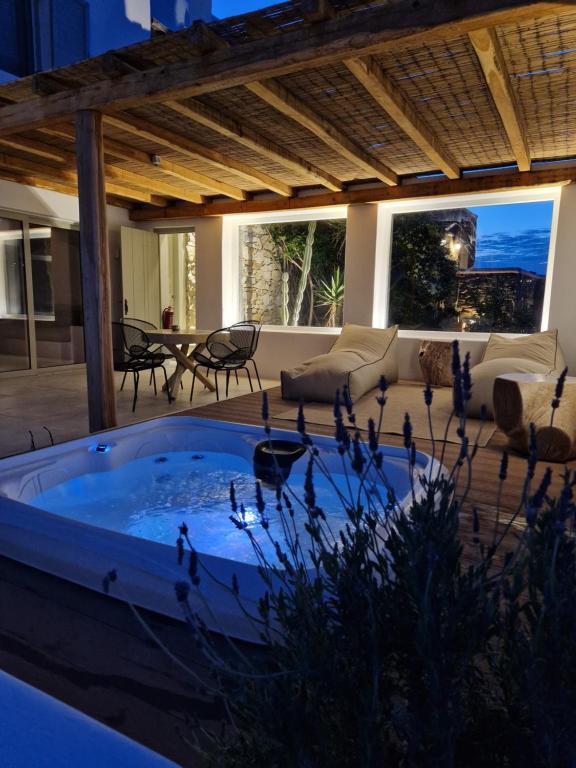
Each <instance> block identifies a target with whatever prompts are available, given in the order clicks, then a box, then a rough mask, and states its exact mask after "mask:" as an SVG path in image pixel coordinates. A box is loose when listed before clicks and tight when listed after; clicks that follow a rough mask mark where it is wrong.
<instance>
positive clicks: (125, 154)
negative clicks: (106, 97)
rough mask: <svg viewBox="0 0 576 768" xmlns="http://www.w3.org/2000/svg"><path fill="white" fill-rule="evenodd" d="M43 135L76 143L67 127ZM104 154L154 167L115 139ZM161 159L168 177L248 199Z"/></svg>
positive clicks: (106, 142)
mask: <svg viewBox="0 0 576 768" xmlns="http://www.w3.org/2000/svg"><path fill="white" fill-rule="evenodd" d="M42 133H45V134H47V135H50V136H56V137H58V138H61V139H68V140H69V141H74V140H75V137H74V130H73V129H72V128H69V127H68V126H67V125H60V126H56V127H53V128H42ZM0 141H1V139H0ZM104 154H105V155H109V156H110V157H115V158H117V159H118V160H132V161H134V162H136V163H140V164H141V165H143V166H146V167H149V166H150V165H153V163H152V156H151V155H149V154H148V153H147V152H144V151H143V150H141V149H137V148H136V147H132V146H130V145H129V144H124V143H123V142H121V141H116V140H115V139H109V138H107V137H105V138H104ZM158 157H159V159H160V165H154V167H155V168H156V170H158V171H160V172H162V173H163V174H165V175H167V176H173V177H174V178H176V179H182V180H183V181H188V182H190V183H191V184H194V185H195V186H198V187H203V188H205V189H208V190H210V191H212V192H215V193H216V194H219V195H226V197H232V198H234V199H235V200H243V199H245V197H246V193H245V192H244V191H243V190H241V189H239V188H238V187H235V186H233V185H232V184H226V182H223V181H216V179H213V178H212V177H210V176H206V175H205V174H203V173H199V172H198V171H194V170H192V169H191V168H188V167H187V166H185V165H180V164H179V163H173V162H172V161H171V160H168V159H167V158H165V157H163V156H162V155H158Z"/></svg>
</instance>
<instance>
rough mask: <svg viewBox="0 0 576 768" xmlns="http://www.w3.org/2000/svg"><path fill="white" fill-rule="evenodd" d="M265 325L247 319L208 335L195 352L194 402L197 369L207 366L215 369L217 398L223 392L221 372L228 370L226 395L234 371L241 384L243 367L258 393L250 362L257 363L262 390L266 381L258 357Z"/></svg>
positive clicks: (208, 370) (208, 368)
mask: <svg viewBox="0 0 576 768" xmlns="http://www.w3.org/2000/svg"><path fill="white" fill-rule="evenodd" d="M261 327H262V323H261V321H257V320H243V321H242V322H240V323H234V325H230V326H228V327H226V328H220V329H219V330H217V331H214V332H213V333H211V334H210V336H208V338H207V339H206V343H205V344H204V345H203V347H202V348H201V349H199V350H198V351H194V352H193V353H192V357H193V358H194V360H195V362H196V365H195V366H194V371H193V374H192V388H191V390H190V401H192V398H193V397H194V384H195V383H196V369H197V368H206V372H207V373H209V372H210V371H214V381H215V384H216V399H217V400H220V392H219V389H218V373H219V372H220V371H225V372H226V397H228V390H229V385H230V374H231V373H232V372H234V374H235V376H236V383H238V371H240V370H244V371H246V375H247V376H248V383H249V384H250V391H251V392H254V387H253V386H252V377H251V376H250V371H249V370H248V367H247V364H248V363H252V365H253V366H254V371H255V373H256V378H257V379H258V386H259V387H260V390H262V382H261V381H260V374H259V372H258V366H257V365H256V361H255V360H254V354H255V353H256V349H257V347H258V340H259V338H260V330H261Z"/></svg>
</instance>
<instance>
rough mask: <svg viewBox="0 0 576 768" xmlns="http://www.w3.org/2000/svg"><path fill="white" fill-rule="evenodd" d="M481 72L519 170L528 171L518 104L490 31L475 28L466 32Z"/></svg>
mask: <svg viewBox="0 0 576 768" xmlns="http://www.w3.org/2000/svg"><path fill="white" fill-rule="evenodd" d="M469 38H470V42H471V43H472V46H473V47H474V50H475V51H476V55H477V56H478V61H479V62H480V66H481V67H482V71H483V72H484V77H485V78H486V83H487V84H488V88H489V89H490V93H491V94H492V98H493V99H494V103H495V104H496V109H497V110H498V112H499V113H500V118H501V120H502V124H503V126H504V130H505V131H506V135H507V136H508V140H509V141H510V145H511V147H512V151H513V152H514V157H515V158H516V163H517V165H518V168H519V170H521V171H528V170H530V149H529V146H528V139H527V137H526V132H525V130H524V126H523V120H522V115H521V110H520V105H519V104H518V100H517V99H516V94H515V93H514V89H513V88H512V83H511V82H510V76H509V74H508V72H507V70H506V62H505V61H504V54H503V53H502V49H501V47H500V43H499V41H498V37H497V36H496V32H495V31H494V30H493V29H477V30H475V31H473V32H470V33H469Z"/></svg>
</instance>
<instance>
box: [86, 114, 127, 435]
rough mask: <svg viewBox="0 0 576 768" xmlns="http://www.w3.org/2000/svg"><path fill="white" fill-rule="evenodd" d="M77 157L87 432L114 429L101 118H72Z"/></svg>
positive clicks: (110, 319) (96, 116)
mask: <svg viewBox="0 0 576 768" xmlns="http://www.w3.org/2000/svg"><path fill="white" fill-rule="evenodd" d="M76 156H77V165H78V198H79V207H80V262H81V267H82V296H83V298H82V303H83V307H84V340H85V344H84V345H85V349H86V374H87V378H88V414H89V424H90V431H91V432H97V431H98V430H101V429H108V428H110V427H115V426H116V424H117V422H116V397H115V393H114V368H113V360H112V326H111V322H112V314H111V301H110V263H109V255H108V229H107V226H106V191H105V177H104V155H103V149H102V115H101V114H100V113H99V112H95V111H93V110H88V109H86V110H80V111H79V112H77V113H76Z"/></svg>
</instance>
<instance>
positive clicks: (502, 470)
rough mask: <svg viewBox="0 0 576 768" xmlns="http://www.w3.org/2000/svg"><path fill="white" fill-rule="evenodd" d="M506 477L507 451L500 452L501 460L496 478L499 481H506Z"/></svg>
mask: <svg viewBox="0 0 576 768" xmlns="http://www.w3.org/2000/svg"><path fill="white" fill-rule="evenodd" d="M507 476H508V451H502V458H501V459H500V471H499V473H498V477H499V478H500V480H506V477H507Z"/></svg>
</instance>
